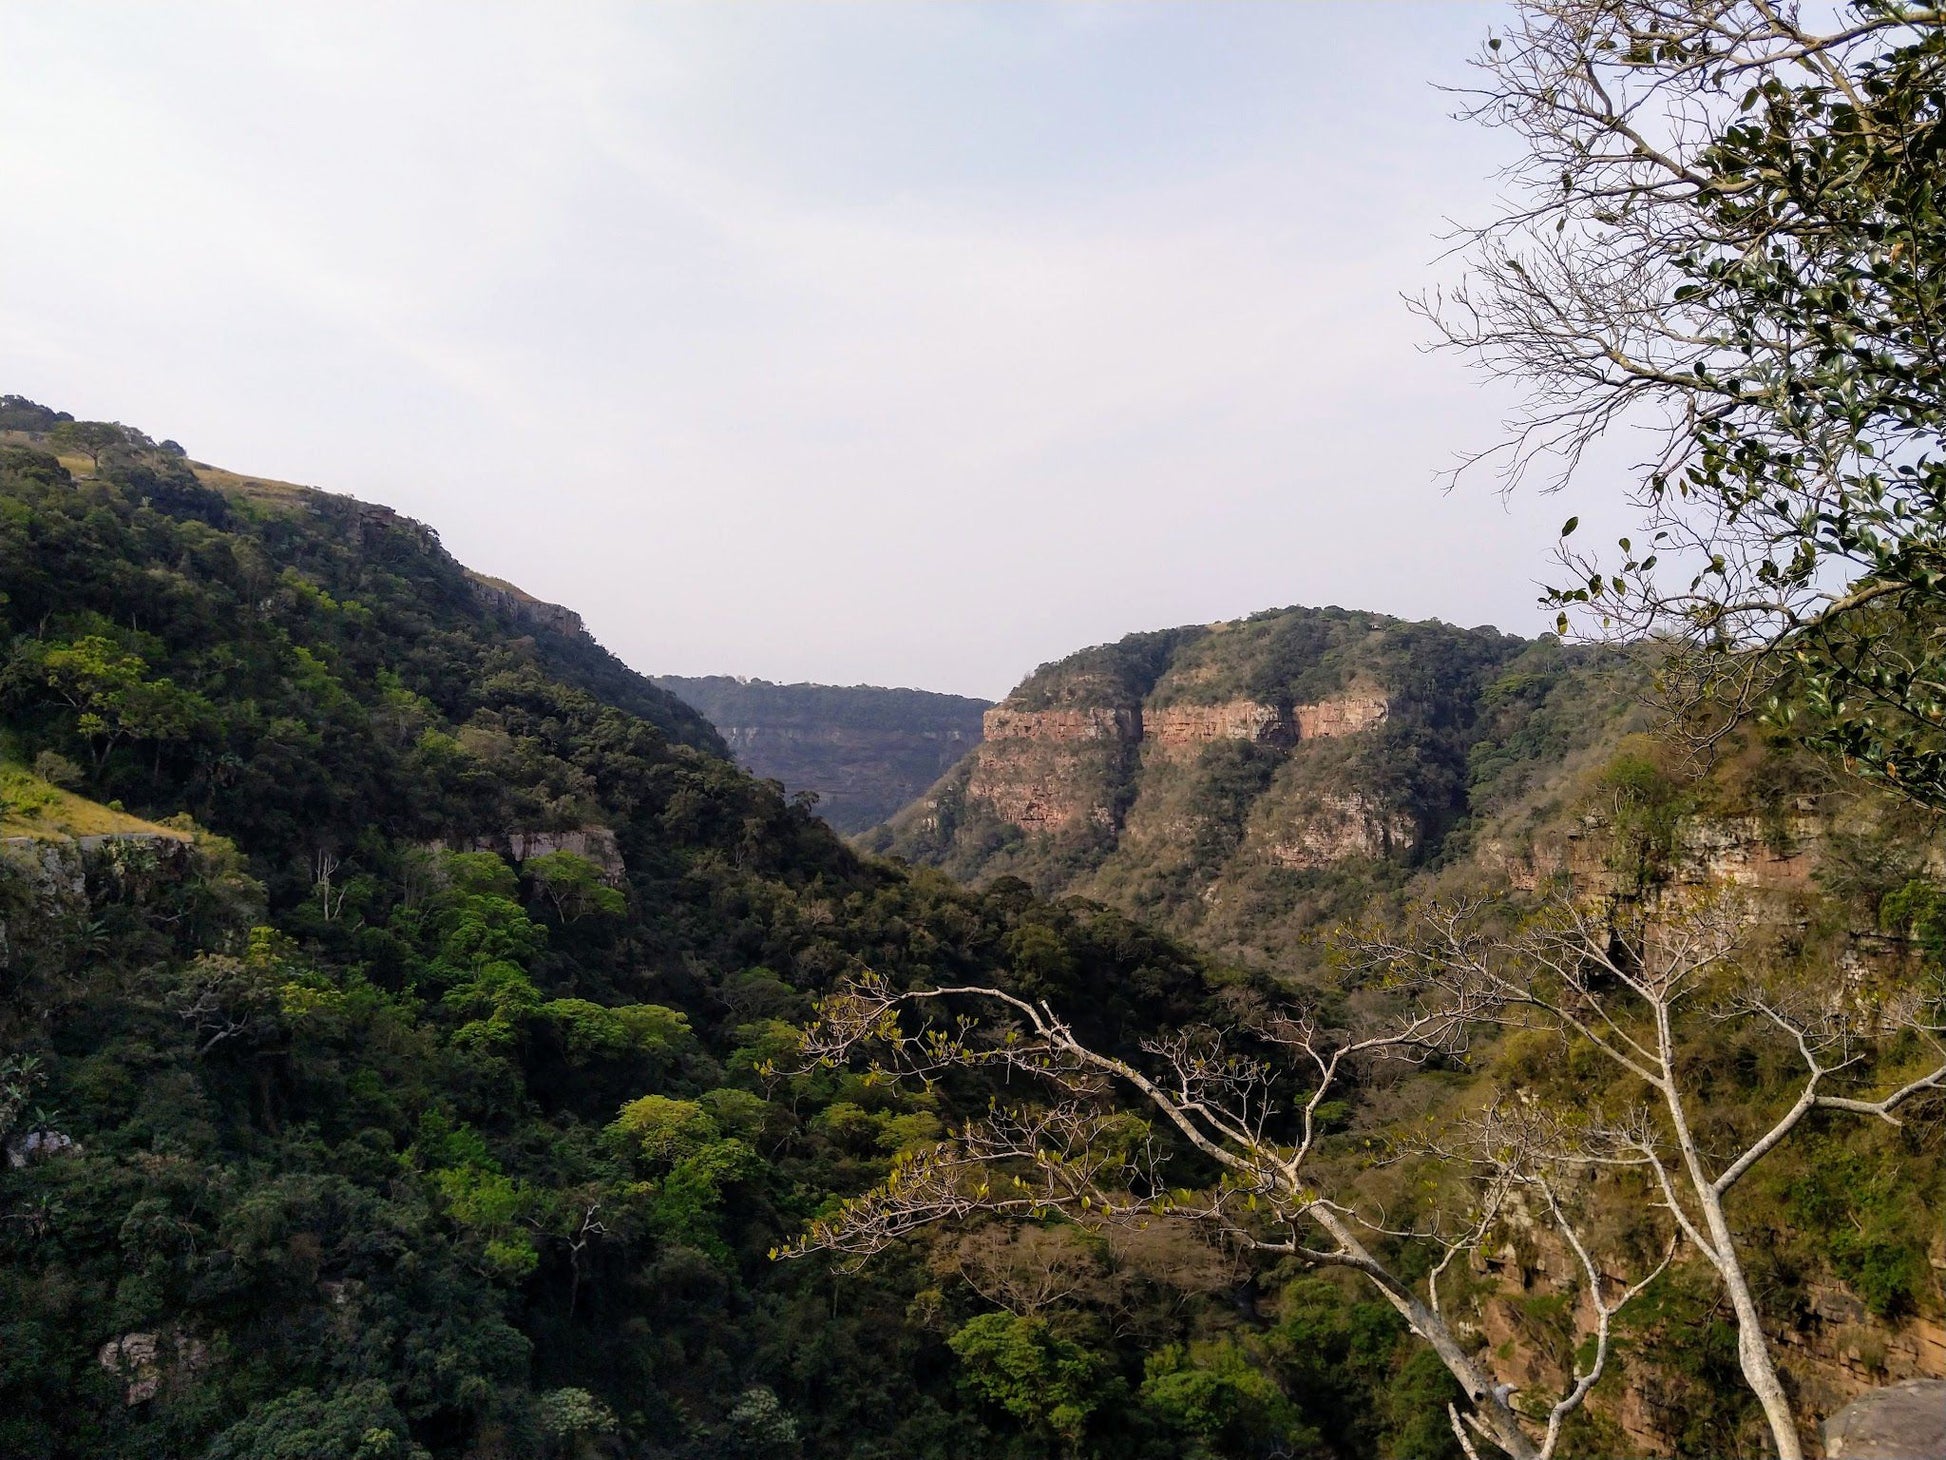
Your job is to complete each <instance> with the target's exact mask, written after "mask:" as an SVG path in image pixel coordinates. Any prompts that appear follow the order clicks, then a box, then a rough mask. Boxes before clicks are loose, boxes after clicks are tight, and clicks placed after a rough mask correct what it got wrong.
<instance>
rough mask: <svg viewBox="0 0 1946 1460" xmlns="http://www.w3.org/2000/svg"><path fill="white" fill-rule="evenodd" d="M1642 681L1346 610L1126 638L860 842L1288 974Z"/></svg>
mask: <svg viewBox="0 0 1946 1460" xmlns="http://www.w3.org/2000/svg"><path fill="white" fill-rule="evenodd" d="M1632 674H1633V675H1636V676H1637V680H1629V679H1627V678H1626V676H1629V675H1632ZM1618 676H1622V677H1623V678H1620V679H1618ZM1638 681H1639V671H1637V670H1633V669H1631V668H1630V667H1629V666H1627V665H1626V664H1624V663H1622V662H1620V661H1619V660H1612V659H1604V658H1601V657H1598V656H1591V655H1590V654H1588V653H1587V652H1585V651H1580V650H1569V649H1564V648H1562V647H1561V646H1560V645H1558V644H1557V643H1555V642H1554V641H1553V640H1552V639H1542V640H1538V641H1527V640H1522V639H1519V638H1515V637H1512V636H1510V635H1506V634H1501V633H1497V632H1495V631H1494V630H1492V629H1456V628H1453V627H1451V626H1449V625H1446V624H1441V623H1407V622H1404V621H1401V620H1398V619H1393V618H1388V617H1386V616H1385V615H1382V614H1373V613H1357V612H1350V611H1346V610H1342V609H1306V608H1290V609H1280V610H1273V611H1269V612H1266V613H1260V614H1256V615H1254V616H1252V617H1251V618H1248V619H1244V620H1240V621H1238V622H1235V623H1224V624H1212V625H1208V626H1202V625H1193V626H1190V627H1186V628H1179V629H1170V630H1164V631H1161V632H1155V633H1144V634H1133V635H1130V636H1129V637H1128V638H1125V639H1122V640H1120V641H1119V642H1117V643H1114V644H1106V645H1102V646H1099V647H1096V648H1092V649H1085V650H1082V651H1081V652H1079V653H1077V654H1074V655H1071V656H1070V657H1068V658H1066V659H1063V660H1060V661H1058V662H1056V663H1053V664H1047V665H1043V666H1042V667H1041V668H1040V669H1038V670H1036V671H1035V672H1034V673H1033V674H1032V675H1030V676H1029V677H1028V678H1027V679H1026V680H1024V681H1023V682H1022V683H1021V684H1020V686H1019V687H1018V688H1016V689H1015V690H1014V692H1013V693H1012V694H1010V695H1009V696H1008V697H1007V698H1006V700H1005V701H1003V702H1002V703H1001V704H1000V705H999V706H998V707H996V708H995V709H994V710H993V711H992V712H991V713H990V714H989V715H988V717H987V735H986V740H985V742H984V743H983V744H981V745H980V746H979V747H978V748H977V749H976V750H974V751H973V752H972V753H971V754H970V755H968V756H967V757H966V759H965V760H963V761H962V762H961V763H960V764H959V765H958V766H957V767H955V768H954V769H953V771H952V772H951V773H949V774H948V775H947V776H945V777H944V778H942V780H941V781H940V782H939V783H938V784H937V785H936V786H934V787H932V788H931V789H930V790H928V792H927V793H926V795H925V796H924V797H922V798H921V799H920V800H919V801H917V802H915V803H914V804H913V805H912V806H911V807H908V808H907V809H906V810H904V811H902V812H901V813H900V814H899V815H898V816H897V817H895V818H893V820H892V821H891V823H890V824H889V825H888V826H886V827H884V828H882V829H878V830H875V831H874V832H872V833H869V834H868V835H867V836H865V837H864V838H862V842H863V844H864V845H866V846H869V847H871V848H872V849H874V850H877V851H882V852H889V853H892V854H894V855H897V856H901V857H904V858H907V859H909V860H911V861H914V862H919V863H924V864H927V865H931V866H937V867H940V868H943V869H944V870H946V871H948V872H950V873H952V874H953V875H954V876H956V877H959V878H961V879H963V880H966V881H970V882H974V883H980V882H983V881H989V880H991V879H993V878H996V877H1002V876H1013V877H1020V878H1022V879H1023V880H1025V881H1027V882H1028V883H1029V884H1030V885H1031V886H1033V887H1034V888H1035V889H1036V890H1037V891H1040V892H1041V893H1043V894H1045V895H1066V894H1079V895H1082V896H1086V897H1090V898H1095V899H1098V900H1100V901H1103V902H1106V903H1109V904H1111V905H1113V906H1116V907H1119V908H1121V909H1123V910H1124V911H1126V912H1129V913H1131V914H1133V915H1135V916H1139V917H1141V918H1144V919H1146V920H1148V921H1151V922H1155V923H1158V924H1159V925H1161V926H1164V927H1168V928H1171V929H1173V930H1175V931H1177V932H1179V933H1182V934H1185V935H1188V936H1191V937H1193V938H1194V939H1196V940H1197V941H1198V942H1200V943H1201V944H1203V945H1204V946H1205V947H1208V948H1211V949H1214V950H1217V951H1219V952H1221V953H1223V954H1225V955H1226V956H1232V957H1239V958H1243V959H1245V960H1248V961H1251V962H1255V963H1260V964H1275V965H1279V966H1285V967H1288V966H1290V962H1291V960H1292V959H1293V957H1296V956H1299V954H1300V950H1301V949H1302V947H1303V945H1304V939H1305V937H1306V935H1308V934H1310V933H1312V932H1315V931H1317V930H1319V929H1321V928H1323V927H1326V926H1328V925H1329V924H1330V923H1331V922H1332V921H1333V920H1336V919H1340V918H1344V917H1347V916H1352V915H1355V914H1356V913H1358V912H1359V911H1360V910H1362V909H1363V908H1365V907H1366V906H1367V905H1368V904H1370V903H1372V902H1373V901H1374V900H1375V899H1381V900H1382V899H1384V898H1388V897H1393V896H1395V895H1396V894H1397V893H1398V892H1399V891H1400V890H1401V889H1402V888H1404V887H1405V886H1406V884H1407V883H1408V881H1410V879H1411V878H1412V877H1414V876H1415V875H1417V874H1418V873H1421V872H1423V871H1425V870H1427V869H1431V868H1436V867H1439V866H1442V865H1445V864H1446V863H1449V862H1451V861H1453V860H1455V859H1456V858H1459V857H1462V856H1464V855H1465V853H1466V850H1467V849H1468V848H1469V847H1470V846H1471V845H1472V839H1473V838H1474V837H1475V836H1476V835H1477V834H1478V832H1479V831H1480V830H1481V828H1482V827H1483V826H1484V825H1486V824H1487V823H1489V822H1490V821H1492V820H1493V819H1494V818H1495V817H1498V816H1500V815H1503V814H1505V813H1507V812H1508V811H1510V810H1512V809H1513V808H1514V807H1515V806H1516V805H1519V804H1520V803H1522V802H1523V801H1524V800H1525V799H1527V798H1529V797H1531V796H1532V795H1534V794H1536V793H1537V792H1543V791H1544V790H1545V789H1546V788H1548V787H1550V786H1553V785H1555V784H1556V783H1558V782H1560V781H1561V780H1562V778H1563V777H1564V776H1565V775H1566V774H1567V772H1568V770H1569V768H1570V762H1572V761H1573V760H1574V759H1575V758H1576V757H1577V756H1584V757H1585V755H1586V754H1587V753H1588V752H1589V750H1590V748H1591V747H1592V746H1594V745H1595V744H1597V743H1598V742H1600V741H1603V740H1604V739H1605V740H1608V741H1612V740H1613V739H1614V737H1615V736H1616V735H1617V734H1618V733H1619V731H1620V729H1621V728H1622V727H1623V725H1624V722H1625V719H1626V715H1627V698H1626V696H1625V694H1624V693H1623V688H1624V686H1625V685H1626V684H1629V683H1635V682H1638Z"/></svg>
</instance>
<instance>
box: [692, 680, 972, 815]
mask: <svg viewBox="0 0 1946 1460" xmlns="http://www.w3.org/2000/svg"><path fill="white" fill-rule="evenodd" d="M655 682H656V684H658V685H659V686H661V687H662V688H663V689H666V690H668V691H669V692H670V693H671V694H674V695H676V696H677V697H678V698H680V699H682V700H684V701H685V702H687V703H688V704H690V705H693V706H695V707H696V708H697V709H698V710H701V711H702V712H703V714H704V715H706V716H708V717H709V720H710V723H711V724H713V725H714V726H715V727H716V729H717V731H718V733H720V734H721V735H722V736H723V738H724V740H725V741H726V742H728V744H729V747H730V749H731V751H732V752H733V753H734V754H735V756H736V758H737V763H738V764H739V765H741V766H743V767H744V769H746V770H748V771H749V772H751V774H753V775H757V776H762V777H764V778H766V779H769V780H776V781H782V782H783V783H784V790H785V791H786V793H788V794H792V795H795V794H797V793H799V792H804V791H809V792H812V793H814V794H815V795H816V796H817V798H818V800H817V813H818V815H819V816H821V817H823V818H824V819H825V820H826V821H828V822H830V823H831V825H832V826H834V827H836V828H837V829H838V830H839V831H841V832H846V833H850V832H858V831H864V830H865V829H867V828H868V827H872V826H876V825H878V824H879V823H880V822H882V821H884V820H885V819H886V818H887V817H888V816H890V815H892V813H893V812H895V811H897V810H898V809H899V808H900V807H902V806H904V805H906V804H907V803H908V802H910V801H912V800H913V799H914V798H915V797H917V796H918V795H919V794H920V792H922V791H924V790H925V789H926V787H928V786H930V785H931V784H932V783H933V782H934V781H936V780H938V779H939V777H940V776H941V775H942V774H944V773H945V772H946V771H947V770H948V769H949V768H951V766H952V765H953V763H954V762H955V761H957V760H959V758H960V757H961V756H963V755H965V754H966V752H967V751H968V750H970V749H971V748H972V747H973V746H975V745H977V744H978V743H979V741H980V717H981V715H982V714H983V713H984V712H985V711H986V710H988V709H989V708H991V705H990V702H989V701H987V700H976V699H968V698H966V697H965V696H963V695H948V694H936V693H933V692H931V691H929V690H917V689H880V688H878V687H876V686H873V685H849V686H839V685H830V684H772V683H771V682H770V681H769V680H764V679H735V678H732V677H730V676H728V675H710V676H707V677H702V678H684V677H682V676H679V675H658V676H657V677H656V680H655Z"/></svg>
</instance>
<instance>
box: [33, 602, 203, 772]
mask: <svg viewBox="0 0 1946 1460" xmlns="http://www.w3.org/2000/svg"><path fill="white" fill-rule="evenodd" d="M39 658H40V669H41V674H42V676H43V678H44V681H45V683H46V685H47V688H48V689H49V691H50V692H52V693H53V695H54V696H55V697H56V698H58V699H60V700H61V701H63V702H64V703H66V704H67V705H69V706H70V707H72V708H73V709H74V710H76V711H78V712H79V713H78V714H77V716H76V719H75V731H76V733H77V734H79V735H80V736H81V738H82V739H83V740H85V741H87V743H88V753H89V755H90V756H91V757H92V759H93V761H94V768H95V770H96V771H97V772H99V771H100V770H101V768H102V765H103V763H104V762H105V761H106V760H107V758H108V754H109V752H110V751H112V750H113V749H114V748H115V746H116V745H118V744H120V743H121V742H122V741H124V740H153V741H156V742H158V744H159V743H160V742H162V741H167V740H180V739H182V738H184V737H185V736H186V735H188V734H189V731H190V728H191V726H192V725H194V723H195V721H196V718H197V714H198V711H199V710H200V709H202V708H203V705H202V701H201V700H200V698H199V697H198V696H196V695H194V694H192V693H190V692H188V691H186V690H182V689H178V688H177V687H176V686H175V685H174V684H172V683H171V682H170V681H169V680H167V679H150V678H148V677H147V674H148V667H149V666H148V663H147V661H145V660H144V659H143V658H142V656H141V655H139V654H132V653H129V652H128V651H126V650H124V649H123V648H122V647H121V646H120V645H119V644H117V643H115V642H114V640H112V639H105V638H103V637H101V636H100V635H99V634H89V635H86V636H84V637H82V638H79V639H76V640H74V641H73V642H72V643H65V644H54V645H51V646H48V647H45V648H43V649H42V650H41V651H40V656H39Z"/></svg>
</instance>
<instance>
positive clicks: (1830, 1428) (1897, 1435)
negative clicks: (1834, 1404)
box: [1824, 1379, 1946, 1460]
mask: <svg viewBox="0 0 1946 1460" xmlns="http://www.w3.org/2000/svg"><path fill="white" fill-rule="evenodd" d="M1824 1453H1825V1454H1826V1455H1827V1456H1828V1457H1829V1460H1940V1457H1941V1456H1946V1380H1939V1379H1908V1380H1907V1381H1906V1382H1904V1383H1902V1384H1893V1385H1891V1386H1889V1387H1887V1388H1884V1389H1874V1390H1873V1391H1871V1393H1869V1394H1861V1395H1859V1396H1858V1398H1856V1399H1854V1400H1853V1401H1852V1402H1851V1403H1850V1404H1847V1405H1846V1406H1845V1407H1844V1408H1843V1409H1841V1410H1839V1411H1838V1412H1837V1413H1836V1414H1834V1415H1832V1416H1831V1418H1830V1419H1828V1420H1826V1421H1825V1423H1824Z"/></svg>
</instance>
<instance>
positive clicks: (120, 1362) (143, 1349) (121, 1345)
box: [95, 1329, 209, 1407]
mask: <svg viewBox="0 0 1946 1460" xmlns="http://www.w3.org/2000/svg"><path fill="white" fill-rule="evenodd" d="M95 1362H96V1363H98V1364H100V1365H101V1366H102V1368H104V1369H106V1370H108V1372H109V1373H111V1374H114V1375H116V1376H117V1377H118V1378H120V1379H122V1380H124V1381H125V1382H126V1384H127V1389H126V1390H125V1391H124V1396H123V1403H124V1404H126V1405H129V1406H130V1407H133V1406H134V1405H137V1404H146V1403H147V1402H148V1401H149V1400H151V1399H153V1398H155V1397H156V1395H157V1394H159V1393H161V1392H162V1386H163V1383H164V1382H165V1381H166V1380H171V1379H176V1378H178V1377H182V1376H186V1375H189V1374H193V1373H195V1372H196V1370H198V1369H201V1368H204V1367H206V1366H207V1365H208V1363H209V1345H208V1344H206V1343H204V1342H203V1341H202V1340H201V1339H200V1338H192V1337H190V1336H189V1335H188V1334H186V1333H184V1332H183V1331H182V1330H181V1329H176V1330H175V1331H174V1332H172V1333H171V1334H170V1335H169V1337H168V1339H167V1340H166V1341H165V1340H164V1339H163V1337H162V1335H160V1334H156V1333H124V1334H123V1335H122V1336H121V1337H120V1338H111V1339H109V1340H108V1342H106V1343H104V1344H103V1345H102V1346H101V1347H100V1349H98V1350H97V1351H96V1353H95Z"/></svg>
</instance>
